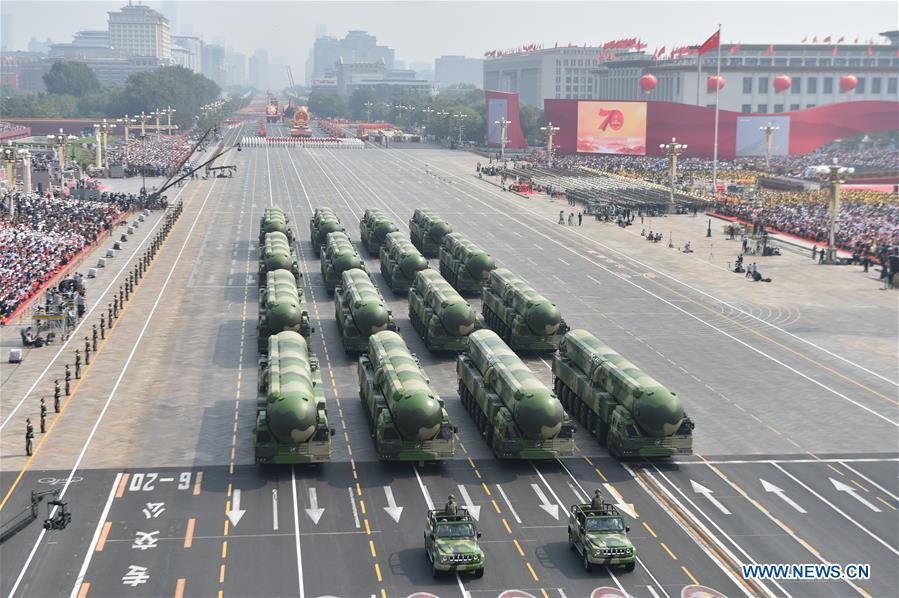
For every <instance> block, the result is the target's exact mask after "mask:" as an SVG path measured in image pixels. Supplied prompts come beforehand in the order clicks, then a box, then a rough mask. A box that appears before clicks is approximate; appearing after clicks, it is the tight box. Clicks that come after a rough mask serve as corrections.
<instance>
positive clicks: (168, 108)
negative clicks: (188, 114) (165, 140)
mask: <svg viewBox="0 0 899 598" xmlns="http://www.w3.org/2000/svg"><path fill="white" fill-rule="evenodd" d="M163 112H165V116H166V133H168V134H169V135H171V134H172V115H173V114H174V113H175V112H177V110H175V109H174V108H172V107H171V106H166V109H165V110H164V111H163Z"/></svg>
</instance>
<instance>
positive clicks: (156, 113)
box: [153, 110, 162, 135]
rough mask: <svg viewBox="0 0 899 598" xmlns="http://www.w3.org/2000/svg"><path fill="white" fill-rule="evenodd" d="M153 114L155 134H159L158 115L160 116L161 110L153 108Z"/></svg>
mask: <svg viewBox="0 0 899 598" xmlns="http://www.w3.org/2000/svg"><path fill="white" fill-rule="evenodd" d="M153 116H154V117H156V134H157V135H159V117H161V116H162V110H154V111H153Z"/></svg>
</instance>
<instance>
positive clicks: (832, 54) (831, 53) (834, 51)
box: [830, 46, 839, 56]
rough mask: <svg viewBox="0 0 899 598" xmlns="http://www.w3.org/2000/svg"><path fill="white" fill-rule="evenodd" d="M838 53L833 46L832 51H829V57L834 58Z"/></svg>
mask: <svg viewBox="0 0 899 598" xmlns="http://www.w3.org/2000/svg"><path fill="white" fill-rule="evenodd" d="M838 53H839V50H837V47H836V46H834V47H833V50H831V51H830V55H831V56H836V55H837V54H838Z"/></svg>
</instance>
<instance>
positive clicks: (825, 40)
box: [821, 35, 830, 44]
mask: <svg viewBox="0 0 899 598" xmlns="http://www.w3.org/2000/svg"><path fill="white" fill-rule="evenodd" d="M821 41H822V42H824V43H825V44H829V43H830V36H829V35H828V36H827V37H825V38H824V39H822V40H821Z"/></svg>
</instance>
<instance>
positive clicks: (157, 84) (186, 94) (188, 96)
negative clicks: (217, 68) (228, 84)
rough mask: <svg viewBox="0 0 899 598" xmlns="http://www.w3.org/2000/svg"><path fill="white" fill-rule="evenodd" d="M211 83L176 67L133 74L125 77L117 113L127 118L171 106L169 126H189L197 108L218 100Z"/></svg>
mask: <svg viewBox="0 0 899 598" xmlns="http://www.w3.org/2000/svg"><path fill="white" fill-rule="evenodd" d="M220 92H221V90H220V89H219V86H218V85H216V84H215V82H214V81H212V80H210V79H207V78H206V77H204V76H203V75H199V74H197V73H194V72H193V71H190V70H188V69H186V68H184V67H180V66H169V67H163V68H160V69H155V70H152V71H144V72H141V73H135V74H133V75H131V76H130V77H128V80H127V81H126V82H125V88H124V90H123V91H122V94H121V99H120V101H119V102H118V111H119V112H121V113H127V114H139V113H140V112H146V113H149V112H152V111H153V110H157V109H160V108H165V107H168V106H171V107H172V108H174V109H175V114H174V115H173V116H172V123H173V124H177V125H179V126H180V127H181V128H182V129H185V128H189V127H191V126H193V124H194V122H195V118H194V117H196V116H198V115H199V114H200V107H201V106H203V105H204V104H208V103H209V102H212V101H214V100H215V99H217V98H218V97H219V94H220Z"/></svg>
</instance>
